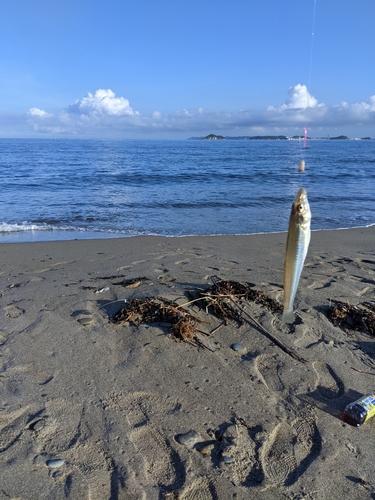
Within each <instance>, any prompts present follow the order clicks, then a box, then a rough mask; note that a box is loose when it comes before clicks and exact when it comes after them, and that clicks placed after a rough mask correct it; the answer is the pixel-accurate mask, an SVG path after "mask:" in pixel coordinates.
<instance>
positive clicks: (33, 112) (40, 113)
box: [27, 108, 53, 118]
mask: <svg viewBox="0 0 375 500" xmlns="http://www.w3.org/2000/svg"><path fill="white" fill-rule="evenodd" d="M27 115H29V116H32V117H38V118H51V117H52V116H53V115H52V114H51V113H47V112H46V111H44V110H43V109H39V108H31V109H29V111H28V112H27Z"/></svg>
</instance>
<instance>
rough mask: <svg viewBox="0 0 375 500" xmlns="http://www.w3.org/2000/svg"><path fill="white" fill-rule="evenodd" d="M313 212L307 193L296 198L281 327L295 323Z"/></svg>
mask: <svg viewBox="0 0 375 500" xmlns="http://www.w3.org/2000/svg"><path fill="white" fill-rule="evenodd" d="M310 222H311V212H310V205H309V202H308V199H307V192H306V190H305V189H303V188H301V189H300V190H299V191H298V193H297V196H296V197H295V199H294V201H293V205H292V210H291V213H290V219H289V229H288V236H287V240H286V250H285V261H284V312H283V315H282V318H281V325H285V323H293V322H294V314H293V303H294V298H295V296H296V292H297V288H298V283H299V279H300V277H301V273H302V269H303V265H304V263H305V259H306V255H307V250H308V248H309V244H310Z"/></svg>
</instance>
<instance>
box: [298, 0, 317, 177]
mask: <svg viewBox="0 0 375 500" xmlns="http://www.w3.org/2000/svg"><path fill="white" fill-rule="evenodd" d="M315 15H316V0H314V8H313V16H312V28H311V44H310V63H309V75H308V80H307V82H308V83H307V92H306V108H305V113H306V110H307V108H308V104H309V103H308V94H307V93H308V92H310V86H311V73H312V62H313V51H314V35H315ZM300 137H301V136H300ZM307 137H308V133H307V123H305V126H304V127H303V149H305V148H306V143H307ZM299 143H300V152H301V158H302V159H301V163H300V169H301V164H302V162H304V161H305V160H304V156H305V155H304V152H303V149H302V142H301V139H299ZM303 168H304V166H303ZM300 171H301V170H300Z"/></svg>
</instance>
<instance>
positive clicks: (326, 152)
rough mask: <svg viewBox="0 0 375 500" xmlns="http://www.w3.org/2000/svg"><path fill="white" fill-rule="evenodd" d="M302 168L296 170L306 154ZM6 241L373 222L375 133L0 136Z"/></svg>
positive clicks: (1, 228) (1, 223)
mask: <svg viewBox="0 0 375 500" xmlns="http://www.w3.org/2000/svg"><path fill="white" fill-rule="evenodd" d="M302 159H303V160H304V161H305V163H306V167H305V171H304V172H303V173H298V167H299V164H300V161H301V160H302ZM0 186H1V212H0V242H17V241H45V240H57V239H75V238H103V237H104V238H109V237H120V236H136V235H163V236H184V235H216V234H251V233H269V232H280V231H287V229H288V222H289V214H290V209H291V205H292V202H293V199H294V197H295V195H296V194H297V191H298V189H299V188H300V187H304V188H305V189H306V190H307V193H308V198H309V203H310V208H311V212H312V222H311V227H312V229H313V230H314V229H338V228H349V227H358V226H368V225H372V224H375V196H374V189H375V141H374V140H359V141H355V140H310V141H308V142H307V146H306V148H304V147H303V143H302V141H299V140H290V141H289V140H226V141H204V140H185V141H151V140H150V141H146V140H144V141H141V140H135V141H130V140H127V141H98V140H72V139H70V140H68V139H66V140H63V139H55V140H54V139H0Z"/></svg>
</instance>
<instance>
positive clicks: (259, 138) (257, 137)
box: [187, 134, 373, 141]
mask: <svg viewBox="0 0 375 500" xmlns="http://www.w3.org/2000/svg"><path fill="white" fill-rule="evenodd" d="M303 138H304V137H303V136H302V135H293V136H292V137H288V136H287V135H253V136H250V135H240V136H233V137H230V136H225V137H224V136H222V135H216V134H209V135H206V136H205V137H189V139H187V140H188V141H226V140H228V141H296V140H301V139H303ZM307 139H308V140H309V141H311V140H312V141H325V140H330V141H341V140H346V141H370V140H373V139H371V137H362V138H361V139H359V138H355V139H351V138H350V137H347V136H346V135H339V136H337V137H329V136H327V137H307Z"/></svg>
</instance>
